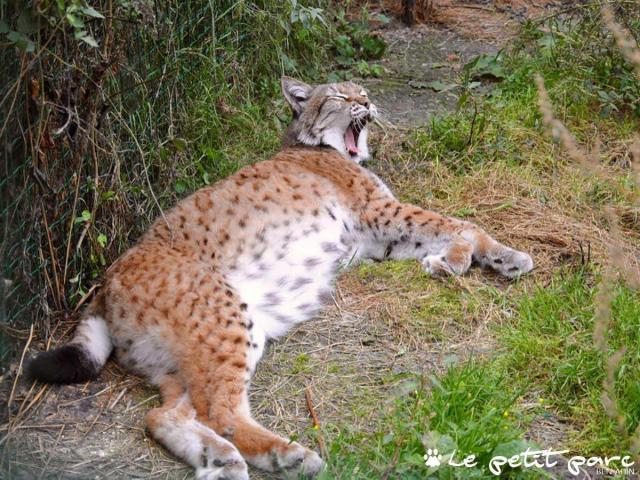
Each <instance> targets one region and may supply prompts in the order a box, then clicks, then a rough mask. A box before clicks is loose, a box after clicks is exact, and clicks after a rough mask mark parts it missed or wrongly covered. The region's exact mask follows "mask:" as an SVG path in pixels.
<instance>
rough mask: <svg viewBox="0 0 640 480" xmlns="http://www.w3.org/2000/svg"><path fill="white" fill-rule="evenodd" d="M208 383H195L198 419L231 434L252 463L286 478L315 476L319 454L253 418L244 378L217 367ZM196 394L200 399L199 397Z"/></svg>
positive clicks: (232, 438)
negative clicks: (272, 430) (274, 431)
mask: <svg viewBox="0 0 640 480" xmlns="http://www.w3.org/2000/svg"><path fill="white" fill-rule="evenodd" d="M209 382H210V383H209V384H208V385H196V386H195V389H197V390H198V393H197V394H195V391H194V389H192V388H190V391H192V392H194V393H193V395H194V404H196V405H199V406H205V405H206V408H204V409H203V408H197V407H196V408H197V409H198V419H199V420H200V421H201V422H202V423H204V424H206V425H207V426H209V427H211V428H212V429H213V430H215V431H216V432H218V433H220V434H221V435H224V436H225V437H226V438H228V439H229V440H230V441H231V442H232V443H233V444H234V445H235V446H236V447H237V449H238V450H239V451H240V453H241V454H242V456H243V457H244V458H245V460H246V461H247V462H249V464H251V465H253V466H254V467H257V468H260V469H263V470H266V471H269V472H274V473H277V474H279V475H282V476H283V477H284V478H295V479H297V478H300V475H303V476H305V477H310V478H313V477H314V476H315V475H317V474H318V473H319V472H320V471H321V470H322V468H323V466H324V462H323V461H322V460H321V459H320V456H319V455H318V454H317V453H316V452H314V451H312V450H309V449H308V448H305V447H303V446H302V445H300V444H299V443H296V442H292V441H290V440H287V439H285V438H282V437H280V436H279V435H276V434H274V433H272V432H270V431H269V430H267V429H266V428H264V427H263V426H261V425H260V424H258V422H256V421H255V420H253V419H252V418H251V414H250V413H249V402H248V399H247V392H246V388H245V382H244V380H243V378H242V377H240V376H235V377H232V376H226V375H225V374H224V371H218V372H216V373H215V375H214V376H213V377H211V378H210V380H209ZM196 397H197V400H196Z"/></svg>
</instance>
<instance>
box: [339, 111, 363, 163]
mask: <svg viewBox="0 0 640 480" xmlns="http://www.w3.org/2000/svg"><path fill="white" fill-rule="evenodd" d="M366 125H367V120H366V119H365V118H362V119H358V120H354V121H353V122H351V123H350V124H349V126H348V127H347V131H346V132H344V145H345V147H347V152H349V155H351V156H352V157H355V156H356V155H358V154H359V153H360V150H358V137H359V136H360V132H362V130H364V128H365V127H366Z"/></svg>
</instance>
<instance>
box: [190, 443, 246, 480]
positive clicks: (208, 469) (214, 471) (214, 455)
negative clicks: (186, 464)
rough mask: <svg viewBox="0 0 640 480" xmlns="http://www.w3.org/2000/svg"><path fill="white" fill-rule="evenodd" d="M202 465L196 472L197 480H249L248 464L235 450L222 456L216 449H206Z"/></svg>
mask: <svg viewBox="0 0 640 480" xmlns="http://www.w3.org/2000/svg"><path fill="white" fill-rule="evenodd" d="M202 464H203V467H200V468H198V469H197V470H196V480H249V472H248V468H247V464H246V462H245V461H244V459H243V458H242V455H240V453H239V452H238V451H236V450H235V449H234V450H233V451H230V452H226V455H220V452H217V451H215V449H211V448H207V447H205V449H204V451H203V453H202Z"/></svg>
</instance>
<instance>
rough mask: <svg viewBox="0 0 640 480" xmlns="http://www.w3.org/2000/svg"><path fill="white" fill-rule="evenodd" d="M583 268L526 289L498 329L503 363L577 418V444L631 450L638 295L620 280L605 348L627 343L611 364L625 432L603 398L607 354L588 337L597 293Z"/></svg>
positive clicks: (637, 412) (639, 348) (639, 385)
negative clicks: (515, 313)
mask: <svg viewBox="0 0 640 480" xmlns="http://www.w3.org/2000/svg"><path fill="white" fill-rule="evenodd" d="M589 277H590V275H588V274H587V273H585V272H582V271H581V272H577V273H571V274H568V276H567V277H565V278H562V277H560V276H558V277H557V278H555V279H554V280H553V282H552V283H551V284H550V285H549V286H546V287H545V288H537V289H536V290H535V291H534V292H532V294H531V296H524V297H523V300H522V301H521V304H520V312H519V315H518V317H517V318H516V319H515V320H514V321H513V322H512V323H511V324H509V325H507V326H505V327H504V328H502V329H501V330H500V332H499V339H500V341H501V343H502V344H503V345H504V346H505V347H506V349H507V351H508V352H509V353H508V354H506V355H505V356H504V357H503V359H502V361H503V368H505V369H506V371H508V372H509V375H510V376H512V377H513V378H514V379H517V380H518V383H519V384H520V385H523V386H526V385H535V386H540V387H541V388H542V389H543V391H544V395H545V399H547V400H548V405H550V406H551V407H552V408H553V410H554V411H555V412H557V413H559V414H560V415H562V416H563V417H566V418H570V419H571V421H572V422H574V423H575V424H577V425H579V426H580V429H579V433H578V434H577V436H576V437H575V438H572V439H571V440H570V442H571V446H572V447H574V448H575V449H576V450H578V451H581V452H587V453H595V454H607V453H609V454H612V453H613V452H616V451H618V452H619V451H629V448H630V444H629V435H630V434H632V433H633V431H634V430H635V429H636V428H637V426H638V423H639V420H640V405H639V404H638V398H640V396H639V395H640V353H639V352H640V336H639V332H640V295H639V294H638V292H637V291H633V290H631V289H629V288H628V287H625V286H622V285H618V286H617V287H616V289H615V300H614V302H613V305H612V317H611V322H610V326H609V329H608V343H609V352H608V356H610V355H612V354H613V353H614V352H615V351H617V350H618V349H620V348H622V347H625V348H626V354H625V355H624V357H623V359H622V362H621V364H620V365H619V366H618V368H617V369H616V375H615V382H616V383H615V393H616V397H617V407H618V409H619V411H620V413H621V414H622V415H623V417H624V418H625V421H626V425H627V427H626V435H621V434H620V433H618V432H617V431H616V424H615V421H613V420H612V419H611V418H609V417H608V416H607V414H606V413H605V410H604V408H603V406H602V402H601V398H600V397H601V394H602V391H603V387H602V382H603V380H604V379H605V375H606V371H607V367H606V358H605V357H604V355H603V354H602V352H600V351H599V350H598V349H596V348H595V346H594V342H593V316H594V308H595V307H594V294H595V291H596V289H597V288H598V285H597V284H596V285H592V284H590V281H589Z"/></svg>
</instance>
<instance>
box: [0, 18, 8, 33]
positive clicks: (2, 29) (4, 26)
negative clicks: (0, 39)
mask: <svg viewBox="0 0 640 480" xmlns="http://www.w3.org/2000/svg"><path fill="white" fill-rule="evenodd" d="M8 32H9V24H8V23H7V22H5V21H4V20H3V19H1V18H0V34H3V35H4V34H5V33H8Z"/></svg>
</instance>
